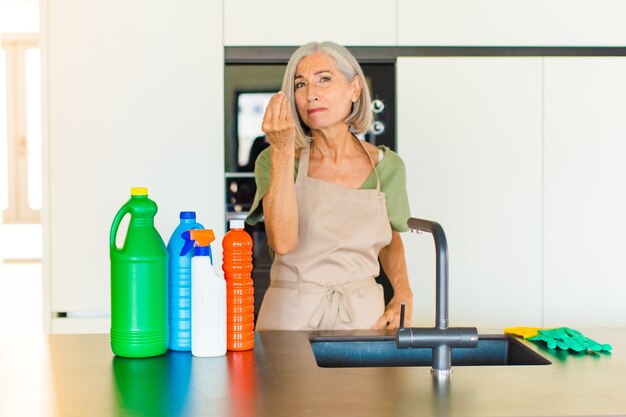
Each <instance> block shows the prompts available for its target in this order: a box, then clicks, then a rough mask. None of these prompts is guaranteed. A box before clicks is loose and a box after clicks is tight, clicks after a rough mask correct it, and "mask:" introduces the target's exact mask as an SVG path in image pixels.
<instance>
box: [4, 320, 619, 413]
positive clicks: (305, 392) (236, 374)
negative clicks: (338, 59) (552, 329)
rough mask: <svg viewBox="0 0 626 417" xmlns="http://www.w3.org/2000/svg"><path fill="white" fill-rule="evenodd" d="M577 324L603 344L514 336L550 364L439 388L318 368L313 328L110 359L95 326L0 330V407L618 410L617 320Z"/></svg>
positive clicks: (417, 373) (475, 370)
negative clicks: (601, 350)
mask: <svg viewBox="0 0 626 417" xmlns="http://www.w3.org/2000/svg"><path fill="white" fill-rule="evenodd" d="M580 330H581V331H583V333H584V334H585V335H587V336H588V337H591V338H594V339H596V340H597V341H599V342H603V343H610V344H612V345H613V352H612V353H611V354H596V353H586V354H572V353H565V352H552V351H549V350H547V349H544V348H541V347H538V346H536V345H534V344H533V343H530V342H525V343H527V344H528V345H529V346H531V347H532V348H533V349H534V350H536V351H537V352H539V353H540V354H542V355H543V356H545V357H547V358H548V359H549V360H551V361H552V365H547V366H509V367H501V366H487V367H467V366H466V367H456V368H455V369H454V373H453V375H452V378H451V380H450V381H449V383H448V384H444V385H441V384H437V383H436V382H435V381H434V380H433V378H432V377H431V376H430V372H429V368H427V367H414V368H410V367H404V368H352V369H350V368H343V369H339V368H334V369H331V368H319V367H318V366H317V365H316V362H315V359H314V357H313V353H312V351H311V348H310V344H309V337H310V336H311V335H315V334H316V333H307V332H259V333H257V335H256V337H257V338H256V346H255V349H254V350H253V351H248V352H229V353H228V354H227V355H226V356H224V357H218V358H195V357H192V356H191V354H189V353H180V352H168V354H166V355H163V356H160V357H155V358H148V359H124V358H117V357H114V356H113V354H112V353H111V350H110V347H109V336H108V335H106V334H101V335H50V336H46V335H41V336H33V337H31V338H22V339H20V340H8V338H7V335H4V336H3V337H2V338H0V353H1V355H0V360H1V362H0V415H1V416H63V417H66V416H81V417H84V416H89V417H96V416H140V415H141V416H150V417H158V416H177V415H181V416H196V415H205V416H231V417H246V416H255V417H263V416H268V417H269V416H271V417H281V416H285V417H287V416H288V417H296V416H316V417H319V416H359V417H367V416H375V417H383V416H394V417H396V416H419V415H424V416H439V415H441V416H461V415H471V416H521V415H524V416H549V415H594V416H598V415H626V328H617V329H580ZM480 333H481V334H484V333H487V332H484V331H481V332H480ZM489 333H493V332H489ZM369 334H378V333H376V332H374V331H371V332H369Z"/></svg>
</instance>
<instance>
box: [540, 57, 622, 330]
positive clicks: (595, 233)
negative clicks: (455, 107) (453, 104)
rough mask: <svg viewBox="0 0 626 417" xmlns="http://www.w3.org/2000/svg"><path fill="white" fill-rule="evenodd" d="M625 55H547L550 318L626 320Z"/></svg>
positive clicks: (549, 321)
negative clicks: (562, 56) (551, 56)
mask: <svg viewBox="0 0 626 417" xmlns="http://www.w3.org/2000/svg"><path fill="white" fill-rule="evenodd" d="M625 74H626V57H605V58H597V57H595V58H589V57H581V58H546V59H545V93H544V97H545V98H544V103H545V121H544V126H545V128H544V144H545V148H544V149H545V175H544V178H545V186H544V187H545V204H544V206H545V210H544V219H545V220H544V223H545V231H544V247H545V257H544V280H545V285H544V310H545V321H546V325H549V326H555V325H562V324H563V323H576V325H577V326H592V325H593V326H624V325H626V304H625V303H624V295H625V294H626V262H625V261H624V259H625V254H626V238H625V237H626V216H625V213H626V163H624V157H625V156H626V123H625V115H626V76H625Z"/></svg>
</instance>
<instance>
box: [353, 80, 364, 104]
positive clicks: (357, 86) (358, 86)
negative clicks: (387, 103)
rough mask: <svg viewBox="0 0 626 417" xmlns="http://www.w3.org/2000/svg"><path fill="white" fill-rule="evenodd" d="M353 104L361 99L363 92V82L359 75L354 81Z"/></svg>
mask: <svg viewBox="0 0 626 417" xmlns="http://www.w3.org/2000/svg"><path fill="white" fill-rule="evenodd" d="M351 84H352V97H351V98H352V102H353V103H354V102H356V101H358V100H359V97H361V91H363V80H361V77H359V76H358V75H355V76H354V78H353V79H352V83H351Z"/></svg>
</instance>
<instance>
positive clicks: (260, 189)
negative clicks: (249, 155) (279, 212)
mask: <svg viewBox="0 0 626 417" xmlns="http://www.w3.org/2000/svg"><path fill="white" fill-rule="evenodd" d="M270 165H271V164H270V148H269V147H268V148H267V149H264V150H263V151H262V152H261V153H260V154H259V156H258V157H257V159H256V162H255V164H254V180H255V182H256V193H255V194H254V201H253V202H252V207H250V212H249V213H248V217H247V218H246V223H248V224H250V225H255V224H257V223H258V222H259V221H260V220H261V219H262V218H263V205H262V204H261V200H262V199H263V197H264V196H265V194H267V192H268V191H269V189H270Z"/></svg>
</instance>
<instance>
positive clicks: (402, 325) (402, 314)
mask: <svg viewBox="0 0 626 417" xmlns="http://www.w3.org/2000/svg"><path fill="white" fill-rule="evenodd" d="M400 329H404V303H402V304H400Z"/></svg>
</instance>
